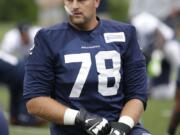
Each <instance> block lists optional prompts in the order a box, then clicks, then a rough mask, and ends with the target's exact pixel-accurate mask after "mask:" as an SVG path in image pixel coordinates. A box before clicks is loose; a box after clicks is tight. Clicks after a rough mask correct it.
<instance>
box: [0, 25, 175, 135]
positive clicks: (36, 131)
mask: <svg viewBox="0 0 180 135" xmlns="http://www.w3.org/2000/svg"><path fill="white" fill-rule="evenodd" d="M12 26H13V25H12V24H1V23H0V41H1V39H2V36H3V34H4V32H5V31H7V30H8V29H10V28H12ZM8 105H9V93H8V90H7V88H6V87H4V86H2V87H0V106H1V107H2V108H3V109H4V110H5V112H6V116H7V118H8V112H9V110H8V108H9V106H8ZM172 106H173V101H172V100H153V99H150V100H149V102H148V107H147V110H146V112H145V113H144V115H143V117H142V119H141V121H142V123H143V124H144V126H145V127H146V128H147V129H148V130H149V131H150V132H151V133H152V134H153V135H165V132H166V128H167V125H168V122H169V118H170V115H171V111H172ZM10 135H49V129H48V127H47V126H46V127H43V128H27V127H26V128H25V127H20V126H11V125H10Z"/></svg>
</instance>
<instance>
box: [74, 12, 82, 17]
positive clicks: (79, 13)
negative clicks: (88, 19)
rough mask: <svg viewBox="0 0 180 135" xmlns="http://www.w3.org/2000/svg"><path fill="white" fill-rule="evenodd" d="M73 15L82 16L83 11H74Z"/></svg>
mask: <svg viewBox="0 0 180 135" xmlns="http://www.w3.org/2000/svg"><path fill="white" fill-rule="evenodd" d="M73 16H82V13H81V12H73Z"/></svg>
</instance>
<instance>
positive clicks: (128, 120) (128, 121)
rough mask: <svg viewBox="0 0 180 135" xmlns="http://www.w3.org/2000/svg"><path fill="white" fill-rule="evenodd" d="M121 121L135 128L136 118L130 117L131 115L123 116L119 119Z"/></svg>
mask: <svg viewBox="0 0 180 135" xmlns="http://www.w3.org/2000/svg"><path fill="white" fill-rule="evenodd" d="M118 122H119V123H123V124H126V125H128V126H129V127H130V128H133V127H134V124H135V122H134V120H133V119H132V118H131V117H129V116H121V117H120V118H119V120H118Z"/></svg>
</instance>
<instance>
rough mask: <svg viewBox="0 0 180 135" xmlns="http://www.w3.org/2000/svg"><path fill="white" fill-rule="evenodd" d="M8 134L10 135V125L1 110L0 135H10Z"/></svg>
mask: <svg viewBox="0 0 180 135" xmlns="http://www.w3.org/2000/svg"><path fill="white" fill-rule="evenodd" d="M8 134H9V129H8V123H7V121H6V119H5V118H4V115H3V113H2V111H1V109H0V135H8Z"/></svg>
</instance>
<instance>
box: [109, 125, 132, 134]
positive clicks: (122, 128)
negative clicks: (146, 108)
mask: <svg viewBox="0 0 180 135" xmlns="http://www.w3.org/2000/svg"><path fill="white" fill-rule="evenodd" d="M130 131H131V128H130V127H129V126H128V125H126V124H124V123H120V122H112V123H111V131H110V133H109V134H108V135H128V134H129V132H130Z"/></svg>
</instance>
